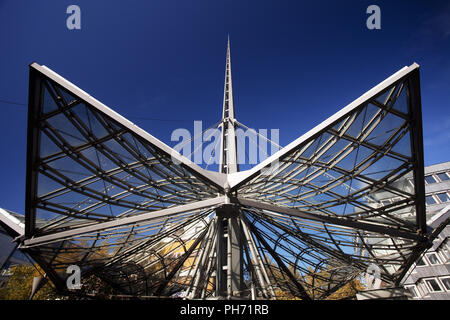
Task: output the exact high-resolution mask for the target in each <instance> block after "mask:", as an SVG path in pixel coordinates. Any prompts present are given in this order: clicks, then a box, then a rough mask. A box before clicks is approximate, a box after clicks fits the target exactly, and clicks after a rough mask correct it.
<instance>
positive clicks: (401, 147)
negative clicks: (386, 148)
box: [392, 130, 411, 157]
mask: <svg viewBox="0 0 450 320" xmlns="http://www.w3.org/2000/svg"><path fill="white" fill-rule="evenodd" d="M410 136H411V133H410V131H409V130H408V132H407V133H405V135H404V136H403V137H402V138H401V139H400V141H398V142H397V143H396V144H395V146H394V147H393V148H392V151H394V152H397V153H400V154H403V155H405V156H407V157H411V137H410Z"/></svg>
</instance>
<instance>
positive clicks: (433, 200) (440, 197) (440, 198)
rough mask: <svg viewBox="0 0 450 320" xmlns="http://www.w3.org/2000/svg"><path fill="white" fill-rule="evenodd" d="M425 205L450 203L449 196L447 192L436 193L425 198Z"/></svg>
mask: <svg viewBox="0 0 450 320" xmlns="http://www.w3.org/2000/svg"><path fill="white" fill-rule="evenodd" d="M425 201H426V202H427V205H433V204H438V203H445V202H450V195H449V194H448V193H447V192H441V193H436V194H432V195H428V196H426V197H425Z"/></svg>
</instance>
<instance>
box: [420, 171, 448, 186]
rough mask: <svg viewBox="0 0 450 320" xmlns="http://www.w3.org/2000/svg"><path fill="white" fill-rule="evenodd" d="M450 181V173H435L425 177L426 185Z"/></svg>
mask: <svg viewBox="0 0 450 320" xmlns="http://www.w3.org/2000/svg"><path fill="white" fill-rule="evenodd" d="M447 180H450V175H449V173H448V172H441V173H435V174H430V175H427V176H425V182H426V184H432V183H438V182H444V181H447Z"/></svg>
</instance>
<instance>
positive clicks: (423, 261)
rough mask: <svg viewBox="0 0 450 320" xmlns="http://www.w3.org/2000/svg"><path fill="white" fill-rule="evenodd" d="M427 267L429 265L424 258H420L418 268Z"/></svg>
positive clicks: (417, 263)
mask: <svg viewBox="0 0 450 320" xmlns="http://www.w3.org/2000/svg"><path fill="white" fill-rule="evenodd" d="M426 265H427V263H426V262H425V260H424V259H423V258H420V259H419V260H417V262H416V266H418V267H423V266H426Z"/></svg>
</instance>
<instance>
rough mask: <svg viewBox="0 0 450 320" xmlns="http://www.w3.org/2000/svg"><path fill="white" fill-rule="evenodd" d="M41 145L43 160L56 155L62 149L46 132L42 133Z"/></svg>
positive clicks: (40, 150)
mask: <svg viewBox="0 0 450 320" xmlns="http://www.w3.org/2000/svg"><path fill="white" fill-rule="evenodd" d="M40 139H41V142H40V143H41V144H40V149H39V152H40V156H41V158H44V157H47V156H49V155H52V154H55V153H57V152H59V151H61V149H60V148H59V147H58V146H57V145H56V144H55V143H54V142H53V140H51V139H50V138H49V137H48V136H47V134H46V133H45V132H43V131H42V132H41V137H40Z"/></svg>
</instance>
